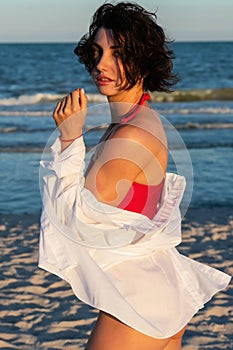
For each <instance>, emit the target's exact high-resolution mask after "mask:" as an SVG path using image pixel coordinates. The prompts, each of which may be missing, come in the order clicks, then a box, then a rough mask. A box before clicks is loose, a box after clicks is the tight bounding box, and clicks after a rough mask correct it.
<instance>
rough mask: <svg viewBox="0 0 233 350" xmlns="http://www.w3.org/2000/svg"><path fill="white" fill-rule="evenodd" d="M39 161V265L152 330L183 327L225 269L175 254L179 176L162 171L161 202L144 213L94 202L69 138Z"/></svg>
mask: <svg viewBox="0 0 233 350" xmlns="http://www.w3.org/2000/svg"><path fill="white" fill-rule="evenodd" d="M52 153H53V159H52V161H42V162H41V165H42V167H43V171H44V177H43V179H44V194H43V206H44V208H43V212H42V216H41V235H40V250H39V266H40V267H41V268H43V269H45V270H47V271H50V272H51V273H54V274H56V275H58V276H60V277H61V278H62V279H64V280H66V281H67V282H69V283H70V285H71V287H72V289H73V292H74V294H75V295H76V296H77V297H78V298H79V299H80V300H82V301H83V302H85V303H87V304H89V305H91V306H93V307H95V308H97V309H99V310H102V311H105V312H107V313H109V314H111V315H113V316H114V317H116V318H117V319H119V320H121V321H122V322H123V323H125V324H127V325H129V326H131V327H133V328H134V329H136V330H138V331H140V332H142V333H144V334H146V335H149V336H151V337H154V338H167V337H170V336H172V335H174V334H175V333H177V332H178V331H179V330H180V329H182V328H183V327H184V326H185V325H186V324H187V323H188V322H189V320H190V319H191V318H192V316H193V315H194V314H195V313H196V312H197V311H198V310H199V309H200V308H202V307H203V305H204V303H206V302H207V301H208V300H210V299H211V297H212V296H213V295H214V294H215V293H216V292H217V291H219V290H222V289H224V288H225V287H226V286H227V285H228V283H229V282H230V276H228V275H227V274H225V273H223V272H221V271H218V270H216V269H213V268H211V267H209V266H207V265H204V264H201V263H199V262H196V261H194V260H192V259H189V258H187V257H185V256H183V255H181V254H180V253H179V252H178V251H177V249H176V248H175V247H176V246H177V245H178V244H179V243H180V242H181V215H180V210H179V204H180V201H181V199H182V196H183V192H184V189H185V179H184V178H183V177H182V176H179V175H176V174H170V173H167V174H166V181H165V185H164V191H163V195H162V201H161V206H160V209H159V210H158V212H157V214H156V215H155V217H154V218H153V219H152V220H150V219H149V218H147V217H146V216H144V215H141V214H138V213H134V212H130V211H126V210H123V209H119V208H116V207H112V206H110V205H107V204H104V203H101V202H98V201H97V200H96V198H95V197H94V196H93V195H92V193H91V192H90V191H89V190H87V189H85V188H84V166H85V163H84V158H85V145H84V142H83V138H79V139H77V140H75V141H74V142H73V143H72V144H71V145H70V146H69V147H68V148H66V149H65V150H64V151H63V152H62V153H61V147H60V141H59V140H58V139H57V140H56V142H55V144H54V145H53V146H52Z"/></svg>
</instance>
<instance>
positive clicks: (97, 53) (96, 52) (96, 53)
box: [91, 47, 100, 59]
mask: <svg viewBox="0 0 233 350" xmlns="http://www.w3.org/2000/svg"><path fill="white" fill-rule="evenodd" d="M91 54H92V57H93V58H94V59H96V58H98V57H99V56H100V50H99V49H97V48H96V47H92V49H91Z"/></svg>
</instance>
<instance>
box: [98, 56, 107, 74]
mask: <svg viewBox="0 0 233 350" xmlns="http://www.w3.org/2000/svg"><path fill="white" fill-rule="evenodd" d="M108 66H109V57H108V55H107V54H104V53H103V54H102V55H101V56H100V57H99V58H98V60H97V64H96V68H97V69H98V70H99V71H105V70H107V68H108Z"/></svg>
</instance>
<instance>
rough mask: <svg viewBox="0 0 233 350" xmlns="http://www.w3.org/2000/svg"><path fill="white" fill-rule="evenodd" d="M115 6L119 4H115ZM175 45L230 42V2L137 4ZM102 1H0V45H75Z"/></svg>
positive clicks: (148, 0) (150, 0)
mask: <svg viewBox="0 0 233 350" xmlns="http://www.w3.org/2000/svg"><path fill="white" fill-rule="evenodd" d="M117 2H119V1H117ZM136 2H137V3H138V4H139V5H141V6H143V7H145V8H146V9H147V10H149V11H155V10H156V9H157V16H158V23H159V24H160V25H161V26H162V27H163V28H164V30H165V32H166V33H167V35H168V36H169V38H170V39H172V40H175V41H227V40H228V41H233V0H138V1H136ZM103 3H104V0H0V42H77V41H78V40H79V39H80V37H81V36H82V35H83V34H85V33H86V32H87V29H88V25H89V22H90V18H91V16H92V15H93V13H94V11H95V10H96V9H97V8H98V7H99V6H100V5H102V4H103Z"/></svg>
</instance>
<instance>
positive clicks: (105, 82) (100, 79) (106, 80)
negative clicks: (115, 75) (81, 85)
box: [95, 75, 113, 86]
mask: <svg viewBox="0 0 233 350" xmlns="http://www.w3.org/2000/svg"><path fill="white" fill-rule="evenodd" d="M95 81H96V83H97V84H98V85H101V86H106V85H109V84H110V83H111V82H113V80H112V79H110V78H109V77H106V76H105V75H99V76H98V77H96V79H95Z"/></svg>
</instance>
